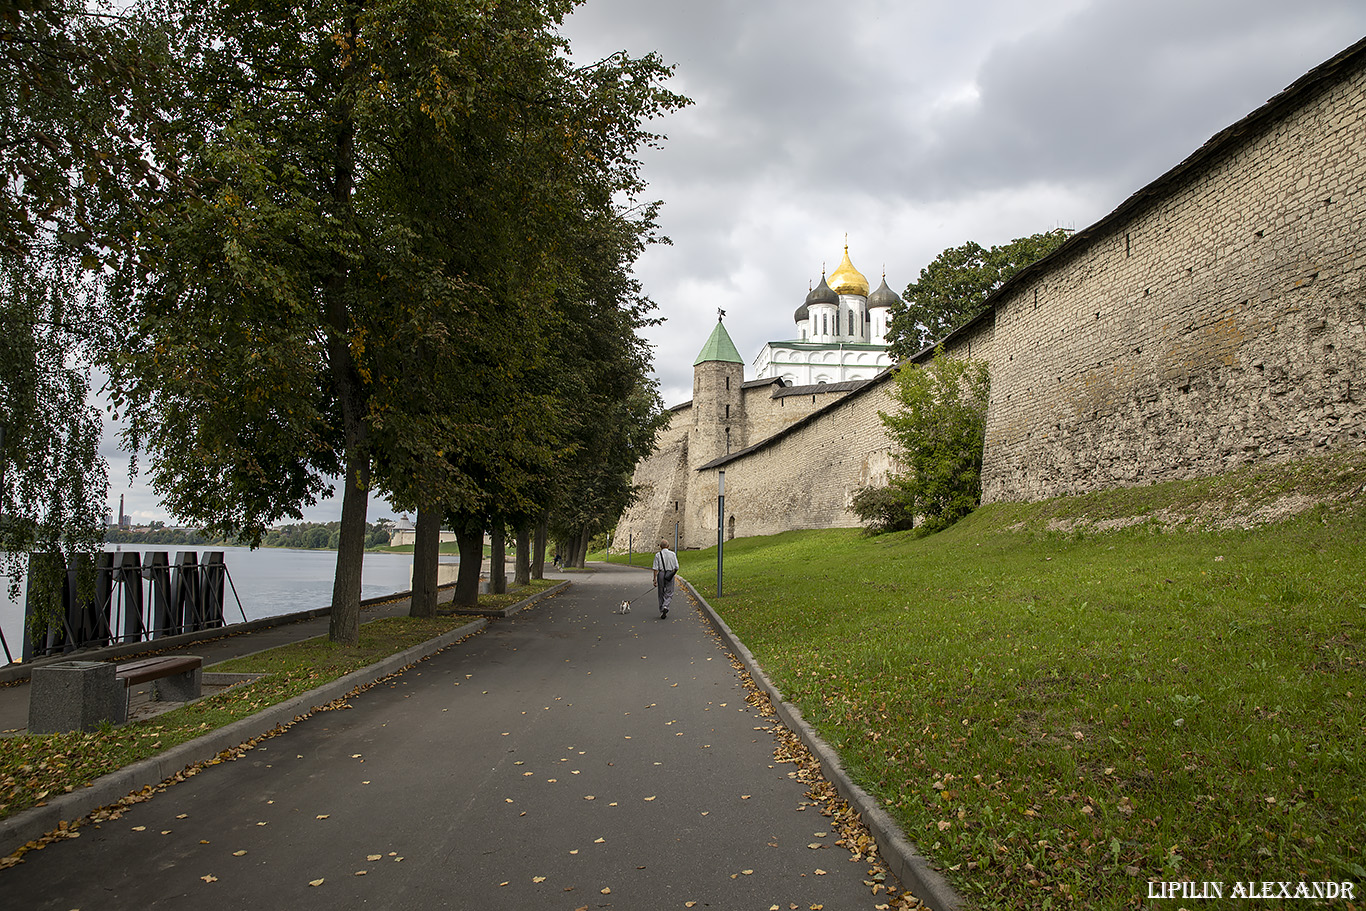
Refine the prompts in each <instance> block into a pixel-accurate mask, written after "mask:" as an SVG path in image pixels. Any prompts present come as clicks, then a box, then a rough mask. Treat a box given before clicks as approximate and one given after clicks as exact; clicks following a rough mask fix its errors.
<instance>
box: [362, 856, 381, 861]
mask: <svg viewBox="0 0 1366 911" xmlns="http://www.w3.org/2000/svg"><path fill="white" fill-rule="evenodd" d="M383 857H384V855H382V854H367V855H365V859H366V860H369V861H375V860H382V859H383Z"/></svg>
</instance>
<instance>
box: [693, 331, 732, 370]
mask: <svg viewBox="0 0 1366 911" xmlns="http://www.w3.org/2000/svg"><path fill="white" fill-rule="evenodd" d="M707 361H726V362H728V363H731V364H743V363H744V362H745V359H744V358H742V357H741V356H740V352H739V351H737V350H735V343H734V342H732V341H731V340H730V333H729V332H727V331H726V327H725V326H723V325H721V321H720V320H717V321H716V328H715V329H713V330H712V332H711V338H709V339H707V343H706V344H705V345H703V346H702V351H701V353H700V354H698V355H697V360H695V361H693V362H692V365H693V366H694V367H696V366H697V365H698V364H704V363H706V362H707Z"/></svg>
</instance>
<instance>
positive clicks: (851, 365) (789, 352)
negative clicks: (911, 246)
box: [752, 244, 900, 386]
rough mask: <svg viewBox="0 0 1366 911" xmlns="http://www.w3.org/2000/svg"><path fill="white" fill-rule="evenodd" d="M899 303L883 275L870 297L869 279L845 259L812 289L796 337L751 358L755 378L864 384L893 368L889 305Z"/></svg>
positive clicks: (807, 383) (793, 382) (772, 344)
mask: <svg viewBox="0 0 1366 911" xmlns="http://www.w3.org/2000/svg"><path fill="white" fill-rule="evenodd" d="M898 300H900V298H899V297H897V294H896V292H895V291H893V290H892V289H891V288H889V287H887V276H886V275H883V276H882V284H881V285H879V286H878V288H877V290H876V291H873V292H872V293H871V294H870V293H869V292H868V279H866V278H864V276H863V273H861V272H859V270H857V269H855V268H854V264H853V263H852V262H850V260H849V245H848V244H845V245H844V259H842V260H841V261H840V264H839V268H837V269H836V270H835V271H834V272H833V273H831V275H830V277H829V278H826V276H825V275H823V274H822V275H821V283H820V284H819V285H817V286H816V287H815V288H814V289H812V290H811V292H810V293H809V294H807V296H806V300H805V301H804V302H803V303H802V305H801V306H800V307H798V308H797V312H796V313H795V314H794V317H793V318H794V320H795V322H796V324H797V337H796V338H793V339H790V340H788V341H779V342H769V343H767V344H766V345H764V347H763V348H762V349H761V350H760V351H759V354H758V356H757V357H755V359H754V363H753V365H752V366H753V368H754V376H755V379H770V378H773V377H781V378H782V380H783V382H784V383H786V384H787V385H789V386H815V385H818V384H820V383H842V382H844V381H846V380H867V379H872V378H873V377H875V376H877V375H878V374H879V373H881V372H882V371H883V370H885V369H887V368H888V367H890V366H892V358H891V355H889V354H888V353H887V348H888V343H887V327H888V324H889V323H890V317H891V309H890V308H891V306H892V304H893V303H895V302H897V301H898Z"/></svg>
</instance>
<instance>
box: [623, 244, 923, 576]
mask: <svg viewBox="0 0 1366 911" xmlns="http://www.w3.org/2000/svg"><path fill="white" fill-rule="evenodd" d="M897 300H899V298H898V297H897V296H896V294H895V293H894V292H893V291H892V290H891V289H890V288H888V287H887V281H886V278H885V276H884V278H883V281H882V284H881V286H880V287H878V289H877V290H876V291H873V292H872V293H871V294H870V293H869V289H868V279H867V278H865V277H864V276H863V274H862V273H861V272H859V271H858V270H857V269H855V268H854V265H853V263H852V262H851V261H850V259H849V248H848V246H847V245H846V246H845V249H844V258H843V260H842V261H841V262H840V265H839V268H838V269H836V270H835V271H834V272H833V273H831V274H830V275H829V276H828V277H826V276H824V275H822V277H821V283H820V285H819V286H817V287H816V288H814V289H812V290H811V291H810V293H808V294H807V297H806V300H805V301H804V302H803V303H802V305H801V307H799V308H798V309H797V312H796V314H795V322H796V334H797V338H795V339H791V340H788V341H779V342H769V343H768V344H766V345H765V346H764V348H763V350H762V351H761V352H760V353H759V356H758V357H757V358H756V359H755V361H754V372H755V377H754V378H753V379H749V380H746V379H745V361H744V358H742V357H741V356H740V352H739V351H738V350H737V349H736V347H735V343H734V342H733V341H732V340H731V337H730V334H729V333H728V332H726V327H725V326H724V325H723V324H722V323H721V322H720V321H719V320H718V322H717V323H716V326H715V327H714V328H713V329H712V333H711V336H710V337H709V338H708V339H707V341H706V343H705V344H704V345H703V346H702V350H701V351H700V352H698V355H697V358H696V360H694V361H693V390H692V392H693V395H692V399H690V400H689V401H687V402H684V403H682V404H680V405H675V406H673V407H672V408H670V409H669V411H670V412H671V414H670V420H669V425H668V426H667V427H666V428H665V429H663V430H662V431H660V434H659V436H658V438H657V439H656V444H655V451H654V453H653V454H651V455H650V456H649V457H648V458H646V459H643V460H641V462H640V463H639V464H638V465H637V466H636V471H635V476H634V481H633V483H634V485H635V487H636V489H637V490H638V491H639V495H638V497H637V499H636V501H635V502H634V503H633V504H632V505H631V506H630V507H629V508H628V509H627V510H626V512H625V514H623V516H622V517H621V520H620V521H619V523H618V525H617V529H616V534H615V536H614V539H613V543H612V548H613V549H614V550H618V549H625V548H628V547H634V548H636V549H639V547H640V545H641V543H642V542H646V544H647V546H648V547H652V546H653V543H655V542H658V541H659V540H662V539H668V540H670V541H676V542H677V544H678V545H679V546H680V547H685V548H686V547H705V546H707V544H708V542H711V543H714V542H715V536H716V533H717V531H716V529H717V517H716V515H715V511H716V494H717V490H718V485H719V475H718V470H719V469H721V468H722V467H726V468H728V469H729V470H730V472H731V483H732V485H735V486H734V487H733V488H732V489H733V498H734V499H733V502H735V503H736V504H738V505H742V506H743V505H744V504H745V502H746V498H747V497H748V496H749V494H750V493H755V494H757V495H760V497H761V499H762V500H763V502H762V505H761V506H758V507H756V508H753V509H749V508H744V509H741V510H739V511H732V512H731V514H730V515H729V516H728V519H727V523H726V533H727V534H728V535H730V536H731V537H734V536H735V534H737V527H738V528H739V529H740V531H739V532H738V533H740V534H765V533H773V532H776V531H783V530H785V529H788V528H794V527H796V528H802V527H805V528H829V527H832V526H840V525H852V524H856V522H857V520H856V519H855V517H854V516H853V514H852V513H851V512H849V500H850V497H852V496H853V493H854V492H855V491H856V490H857V489H858V488H859V487H860V486H865V485H868V484H885V483H886V479H887V472H888V471H889V470H890V469H891V466H892V458H891V444H890V442H889V441H888V440H887V438H886V434H885V432H884V430H883V426H882V422H881V421H880V420H878V417H877V412H878V410H879V409H885V410H891V408H892V407H893V405H892V402H891V400H890V399H889V398H888V396H887V394H886V385H887V384H886V382H885V381H886V378H887V376H889V373H888V371H887V368H888V367H890V366H891V356H890V355H889V354H888V353H887V349H888V344H887V324H888V319H889V315H890V314H889V308H890V307H891V305H892V304H893V303H895V302H896V301H897ZM832 434H833V436H832ZM851 452H856V453H857V457H856V458H855V457H853V456H851V455H850V453H851ZM756 460H757V461H756ZM846 462H848V463H849V464H848V465H846V464H845V463H846ZM760 463H762V464H763V466H764V467H763V468H761V469H759V470H758V471H750V470H749V469H748V466H749V465H751V464H760ZM760 479H763V480H760ZM741 517H742V518H741ZM737 521H739V522H740V523H741V524H739V525H738V526H737Z"/></svg>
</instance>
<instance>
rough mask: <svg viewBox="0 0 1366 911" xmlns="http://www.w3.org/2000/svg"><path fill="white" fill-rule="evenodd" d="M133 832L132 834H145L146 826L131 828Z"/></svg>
mask: <svg viewBox="0 0 1366 911" xmlns="http://www.w3.org/2000/svg"><path fill="white" fill-rule="evenodd" d="M133 831H134V832H146V831H147V827H146V826H133Z"/></svg>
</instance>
